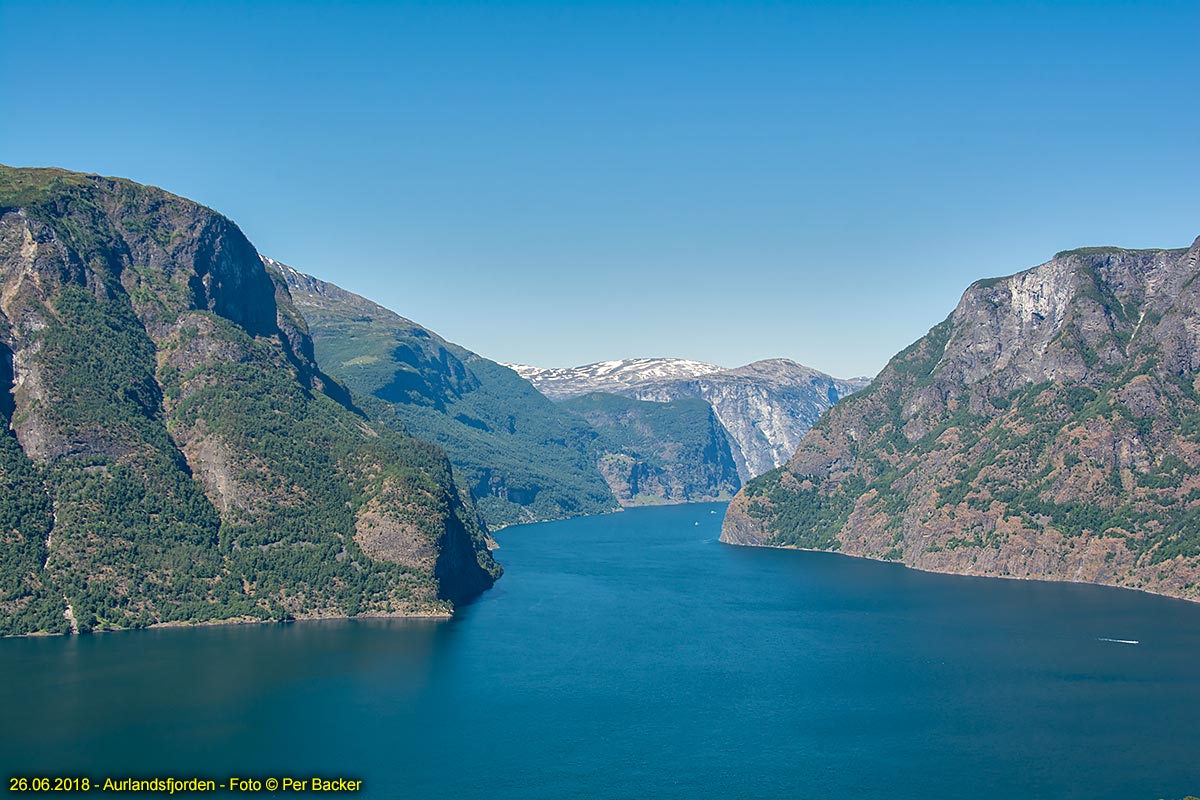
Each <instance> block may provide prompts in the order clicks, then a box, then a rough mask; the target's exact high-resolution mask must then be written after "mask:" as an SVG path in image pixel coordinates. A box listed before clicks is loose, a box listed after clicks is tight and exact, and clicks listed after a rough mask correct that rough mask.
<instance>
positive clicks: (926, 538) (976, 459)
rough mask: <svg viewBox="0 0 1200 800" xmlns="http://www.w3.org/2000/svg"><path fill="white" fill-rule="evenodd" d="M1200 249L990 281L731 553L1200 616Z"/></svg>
mask: <svg viewBox="0 0 1200 800" xmlns="http://www.w3.org/2000/svg"><path fill="white" fill-rule="evenodd" d="M1198 259H1200V240H1197V243H1196V244H1194V245H1193V246H1192V247H1191V249H1179V250H1124V249H1120V248H1088V249H1083V250H1074V251H1069V252H1063V253H1059V254H1058V255H1057V256H1055V258H1054V259H1052V260H1051V261H1049V262H1047V263H1046V264H1043V265H1041V266H1039V267H1035V268H1033V269H1030V270H1027V271H1025V272H1021V273H1018V274H1016V275H1012V276H1009V277H1005V278H996V279H992V280H986V281H979V282H977V283H975V284H974V285H972V286H971V287H970V288H969V289H967V291H966V292H965V293H964V294H963V297H962V300H961V301H960V302H959V304H958V307H957V308H956V309H955V310H954V313H953V314H951V315H950V316H949V317H948V318H947V319H946V320H945V321H944V322H942V323H941V324H939V325H938V326H936V327H935V328H933V329H932V330H931V331H930V332H929V334H928V335H926V336H925V337H924V338H922V339H920V340H918V341H917V342H915V343H914V344H913V345H912V346H910V347H909V348H908V349H906V350H904V351H903V352H902V353H900V354H899V355H897V356H896V357H895V358H893V359H892V361H891V362H890V363H889V364H888V366H887V367H886V368H885V369H884V370H883V372H881V373H880V375H879V377H878V378H876V380H875V381H874V383H872V385H871V387H870V388H869V389H867V390H865V391H863V392H860V393H858V394H856V395H854V396H852V397H850V398H847V399H846V400H844V401H842V402H840V403H839V404H838V405H837V406H835V407H834V408H833V409H832V410H831V411H830V412H829V413H828V414H826V415H825V416H824V417H823V418H822V419H821V421H820V422H819V423H818V424H817V425H816V426H815V427H814V428H813V430H812V431H810V432H809V434H808V435H807V436H806V437H805V438H804V440H803V441H802V442H801V443H800V447H799V449H798V450H797V452H796V454H795V456H794V457H793V458H792V459H791V461H789V463H788V464H787V466H786V467H784V468H781V469H778V470H775V471H773V472H770V473H767V474H766V475H763V476H762V477H760V478H759V479H757V480H755V481H753V482H751V483H750V484H748V485H747V486H746V487H745V488H744V489H743V490H742V492H741V493H740V494H739V495H738V496H737V497H736V498H735V499H734V501H733V503H732V504H731V505H730V509H729V512H728V514H727V516H726V519H725V524H724V529H723V532H722V538H723V539H724V540H725V541H727V542H732V543H737V544H775V545H785V546H796V547H808V548H821V549H837V550H841V551H842V552H846V553H851V554H854V555H864V556H869V557H873V558H886V559H894V560H900V561H903V562H905V563H907V564H910V565H913V566H916V567H920V568H922V569H929V570H936V571H946V572H959V573H969V574H981V575H1008V576H1015V577H1029V578H1049V579H1056V580H1077V581H1091V582H1097V583H1106V584H1116V585H1120V586H1128V587H1134V588H1142V589H1149V590H1153V591H1157V592H1163V593H1166V594H1172V595H1178V596H1182V597H1190V598H1193V599H1195V598H1200V380H1198V378H1197V367H1198V366H1200V282H1198V281H1197V280H1196V279H1197V277H1198V275H1200V268H1198V266H1197V261H1198Z"/></svg>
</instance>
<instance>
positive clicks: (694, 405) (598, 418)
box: [562, 392, 742, 506]
mask: <svg viewBox="0 0 1200 800" xmlns="http://www.w3.org/2000/svg"><path fill="white" fill-rule="evenodd" d="M562 407H563V408H566V409H568V410H570V411H572V412H573V413H576V414H578V415H580V416H581V417H582V418H583V419H585V420H587V422H588V424H589V425H591V426H592V429H593V430H595V431H596V433H597V437H596V440H595V442H594V443H593V445H592V453H593V456H594V458H595V459H596V463H597V465H598V466H599V469H600V472H601V473H602V474H603V475H604V478H605V480H606V481H608V485H609V487H610V488H611V489H612V491H613V494H614V495H616V497H617V499H618V500H619V501H620V503H621V505H623V506H637V505H656V504H660V503H694V502H702V501H711V500H728V499H730V498H731V497H732V496H733V494H734V493H735V492H736V491H737V490H738V489H739V488H741V485H742V484H741V480H740V479H739V478H738V473H737V464H736V462H735V461H734V458H733V451H732V449H731V447H730V444H731V442H730V439H729V436H728V434H727V433H726V432H725V429H724V428H723V427H722V426H721V423H720V422H719V421H718V420H717V417H716V415H715V414H714V413H713V410H712V408H711V407H710V406H709V405H708V404H707V403H705V402H704V401H703V400H697V399H694V398H684V399H682V400H675V401H672V402H669V403H652V402H647V401H644V400H633V399H631V398H628V397H622V396H620V395H615V394H604V393H601V392H594V393H592V394H586V395H584V396H582V397H577V398H574V399H571V400H566V401H563V403H562Z"/></svg>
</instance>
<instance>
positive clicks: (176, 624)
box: [0, 611, 454, 639]
mask: <svg viewBox="0 0 1200 800" xmlns="http://www.w3.org/2000/svg"><path fill="white" fill-rule="evenodd" d="M453 618H454V612H451V611H447V612H431V613H426V614H398V613H391V614H389V613H384V612H376V611H372V612H368V613H366V614H355V615H354V616H350V615H349V614H313V615H309V616H303V617H296V618H294V619H257V618H242V619H213V620H204V621H201V622H181V621H172V622H155V623H153V624H151V625H144V626H142V627H140V628H100V629H99V630H92V631H87V632H86V633H70V632H68V633H48V632H46V631H36V632H34V633H9V634H5V635H3V636H0V639H33V638H39V637H44V638H50V637H56V636H61V637H67V638H70V637H72V636H91V635H93V634H105V633H132V632H134V631H149V630H163V629H166V628H215V627H222V626H233V625H292V624H294V623H298V622H327V621H335V620H356V619H411V620H426V621H429V620H433V621H436V622H444V621H447V620H450V619H453Z"/></svg>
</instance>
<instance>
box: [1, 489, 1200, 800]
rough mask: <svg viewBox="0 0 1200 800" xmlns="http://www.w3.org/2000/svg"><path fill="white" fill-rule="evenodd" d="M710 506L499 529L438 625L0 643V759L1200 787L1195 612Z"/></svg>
mask: <svg viewBox="0 0 1200 800" xmlns="http://www.w3.org/2000/svg"><path fill="white" fill-rule="evenodd" d="M723 510H724V507H723V506H722V505H719V504H709V505H691V506H677V507H668V508H654V509H643V510H635V511H628V512H625V513H622V514H614V515H610V516H602V517H590V518H584V519H577V520H571V521H566V522H558V523H546V524H541V525H532V526H523V527H516V528H510V529H506V530H503V531H501V532H500V533H499V534H498V535H497V539H498V540H499V542H500V544H501V550H500V551H499V553H498V556H499V557H500V559H501V560H502V562H503V563H504V565H505V568H506V570H507V572H506V575H505V577H504V578H503V579H502V580H501V581H500V582H499V583H498V584H497V585H496V587H495V588H494V589H493V590H491V591H489V592H487V593H486V594H484V595H483V596H482V597H480V598H479V600H478V601H476V602H475V603H473V604H472V605H470V606H468V607H466V608H464V609H462V610H461V612H460V613H459V615H458V616H457V617H456V618H455V619H454V620H452V621H447V622H435V621H404V620H389V621H379V620H357V621H330V622H306V623H298V624H292V625H274V626H229V627H211V628H194V629H159V630H149V631H139V632H130V633H119V634H104V635H92V636H81V637H53V638H29V639H8V640H2V641H0V674H4V675H6V676H9V678H10V679H9V680H8V681H7V682H6V684H5V685H4V686H2V687H0V708H3V709H4V714H5V723H4V724H3V725H0V765H2V766H3V767H4V768H5V769H4V770H3V771H4V772H5V774H10V773H15V772H17V771H20V772H22V773H25V774H74V775H88V776H91V777H93V778H102V777H106V776H118V775H119V776H129V775H133V776H139V775H165V774H173V775H176V776H183V777H186V776H192V775H198V776H211V777H217V778H225V777H228V776H232V775H283V774H296V775H300V776H304V777H310V776H312V775H324V776H343V777H354V778H361V779H362V780H363V781H364V782H365V793H366V796H369V797H380V798H447V799H449V798H456V799H458V798H496V799H503V798H518V797H519V798H589V799H591V798H644V797H655V798H687V800H694V799H695V798H733V797H757V798H835V797H854V798H876V797H878V798H882V797H887V798H893V799H895V798H913V799H914V800H915V799H916V798H922V799H923V800H927V799H929V798H961V797H977V798H1013V797H1023V798H1042V797H1044V798H1076V797H1077V798H1090V799H1092V800H1096V799H1100V798H1159V797H1166V798H1170V797H1182V796H1183V795H1185V794H1188V793H1189V792H1190V793H1198V792H1200V759H1198V758H1197V757H1196V754H1197V753H1200V725H1198V724H1197V721H1198V720H1200V670H1198V669H1197V664H1200V605H1197V604H1191V603H1187V602H1183V601H1178V600H1171V599H1167V598H1162V597H1156V596H1151V595H1146V594H1139V593H1136V592H1131V591H1123V590H1116V589H1107V588H1102V587H1096V586H1084V585H1071V584H1052V583H1035V582H1018V581H1005V580H994V579H976V578H962V577H955V576H945V575H932V574H925V573H920V572H914V571H911V570H907V569H905V568H903V567H900V566H897V565H892V564H881V563H874V562H869V561H862V560H858V559H851V558H844V557H840V556H837V555H830V554H822V553H804V552H792V551H780V550H765V549H746V548H736V547H729V546H725V545H722V544H720V543H719V542H718V541H717V536H718V534H719V530H720V520H721V513H722V512H723ZM1132 642H1136V644H1132Z"/></svg>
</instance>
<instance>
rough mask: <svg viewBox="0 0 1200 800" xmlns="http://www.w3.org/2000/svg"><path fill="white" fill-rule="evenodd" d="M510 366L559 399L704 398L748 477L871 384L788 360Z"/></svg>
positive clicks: (775, 462) (787, 453) (777, 460)
mask: <svg viewBox="0 0 1200 800" xmlns="http://www.w3.org/2000/svg"><path fill="white" fill-rule="evenodd" d="M510 366H512V368H513V369H514V370H516V371H517V372H518V373H519V374H520V375H521V376H522V377H524V378H526V379H527V380H529V381H530V382H531V383H532V384H533V385H534V386H536V387H537V388H538V390H539V391H541V392H542V393H543V394H545V395H546V396H547V397H550V398H552V399H556V400H563V399H566V398H570V397H578V396H580V395H584V394H588V393H591V392H609V393H613V394H620V395H624V396H626V397H632V398H635V399H638V400H651V401H655V402H668V401H672V400H680V399H684V398H697V399H700V400H703V401H704V402H706V403H708V404H709V405H710V406H712V408H713V411H714V412H715V413H716V415H717V419H718V420H720V422H721V424H722V425H723V426H724V427H725V430H726V431H727V432H728V433H729V436H730V438H731V440H732V443H733V455H734V459H735V461H736V462H737V467H738V475H739V476H740V478H741V479H742V480H743V481H745V480H748V479H749V478H751V477H753V476H756V475H760V474H762V473H764V472H766V471H768V470H770V469H774V468H775V467H778V466H780V465H781V464H783V463H785V462H786V461H787V460H788V458H789V457H791V455H792V453H794V452H795V451H796V447H797V446H798V445H799V443H800V439H801V438H802V437H803V436H804V434H805V433H806V432H807V431H808V429H809V428H811V427H812V426H813V424H814V423H816V421H817V419H818V418H819V417H820V416H821V414H823V413H824V412H825V411H826V410H828V409H829V408H830V407H831V406H832V405H833V404H834V403H836V402H837V401H838V400H839V399H841V398H842V397H845V396H846V395H849V394H852V393H853V392H856V391H858V390H859V389H861V388H862V387H864V386H866V385H867V384H868V383H870V381H869V379H867V378H850V379H846V380H842V379H838V378H833V377H830V376H829V375H826V374H825V373H823V372H818V371H817V370H815V369H812V368H810V367H806V366H804V365H802V364H797V363H796V362H794V361H789V360H788V359H784V358H776V359H768V360H765V361H756V362H754V363H753V364H747V365H746V366H744V367H737V368H736V369H726V368H724V367H718V366H716V365H713V364H706V363H703V362H700V361H688V360H685V359H674V358H632V359H625V360H621V361H602V362H599V363H597V364H588V365H586V366H582V367H572V368H566V369H542V368H539V367H532V366H528V365H525V364H512V365H510Z"/></svg>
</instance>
